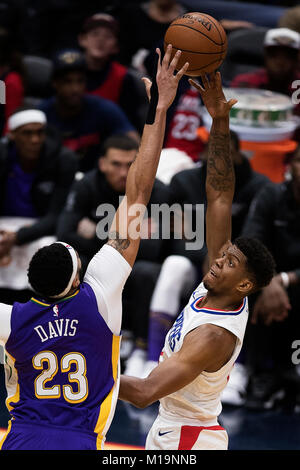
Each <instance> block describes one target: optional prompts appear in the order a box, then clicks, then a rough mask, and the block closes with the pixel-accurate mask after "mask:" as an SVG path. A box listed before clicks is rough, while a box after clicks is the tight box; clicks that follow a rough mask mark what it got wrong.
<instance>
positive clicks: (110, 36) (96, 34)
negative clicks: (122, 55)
mask: <svg viewBox="0 0 300 470" xmlns="http://www.w3.org/2000/svg"><path fill="white" fill-rule="evenodd" d="M80 45H81V46H82V47H83V48H84V49H85V51H86V53H87V55H88V56H90V57H91V58H93V59H98V60H99V59H106V58H109V57H111V56H112V55H114V54H117V53H118V40H117V38H116V35H115V34H114V33H113V32H112V31H111V30H110V29H109V28H106V27H103V26H99V27H97V28H94V29H92V30H91V31H89V32H88V33H86V34H84V35H82V36H81V37H80Z"/></svg>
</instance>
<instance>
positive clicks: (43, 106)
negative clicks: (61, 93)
mask: <svg viewBox="0 0 300 470" xmlns="http://www.w3.org/2000/svg"><path fill="white" fill-rule="evenodd" d="M54 100H55V98H54V97H53V96H52V97H51V98H46V99H44V100H42V101H40V102H39V104H38V106H37V107H38V108H39V109H40V110H41V111H44V112H45V113H47V111H49V110H51V109H52V108H53V107H54Z"/></svg>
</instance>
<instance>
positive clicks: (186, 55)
mask: <svg viewBox="0 0 300 470" xmlns="http://www.w3.org/2000/svg"><path fill="white" fill-rule="evenodd" d="M168 44H172V46H173V50H172V57H173V55H174V54H175V52H176V51H177V50H178V49H180V50H181V51H182V54H181V57H180V59H179V62H178V65H177V70H179V69H180V68H181V67H182V66H183V65H184V64H185V62H188V63H189V64H190V65H189V68H188V70H187V72H186V75H189V76H190V77H196V76H199V75H202V74H204V73H211V72H213V71H214V70H216V69H217V68H218V67H219V66H220V65H221V64H222V62H223V60H224V58H225V55H226V52H227V37H226V33H225V31H224V28H223V26H222V25H221V24H220V23H219V22H218V21H217V20H215V19H214V18H213V17H212V16H209V15H206V14H204V13H197V12H194V13H185V14H184V15H182V16H180V17H179V18H177V19H176V20H174V21H173V22H172V23H171V24H170V26H169V27H168V29H167V31H166V34H165V38H164V47H165V49H166V47H167V45H168Z"/></svg>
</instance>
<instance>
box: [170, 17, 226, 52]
mask: <svg viewBox="0 0 300 470" xmlns="http://www.w3.org/2000/svg"><path fill="white" fill-rule="evenodd" d="M173 26H181V27H183V28H189V29H192V30H193V31H196V33H199V34H202V36H204V37H206V38H207V39H209V40H210V41H211V42H212V43H214V44H215V45H216V46H224V44H225V41H224V42H222V43H219V42H216V41H214V40H213V39H212V38H210V37H209V36H207V34H204V33H203V32H202V31H199V30H198V29H196V28H193V27H192V26H188V25H186V24H180V23H175V24H170V26H169V28H168V29H170V28H172V27H173ZM218 32H219V31H218ZM218 53H219V52H218Z"/></svg>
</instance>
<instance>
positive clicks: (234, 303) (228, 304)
mask: <svg viewBox="0 0 300 470" xmlns="http://www.w3.org/2000/svg"><path fill="white" fill-rule="evenodd" d="M242 302H243V298H242V297H240V296H236V297H234V298H233V296H232V295H231V296H230V297H229V296H227V295H222V294H214V293H213V292H209V291H208V292H207V294H206V296H205V297H204V298H203V299H202V301H201V303H200V305H199V306H200V307H206V308H211V309H217V310H228V311H232V310H237V309H238V308H239V307H240V306H241V304H242Z"/></svg>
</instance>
